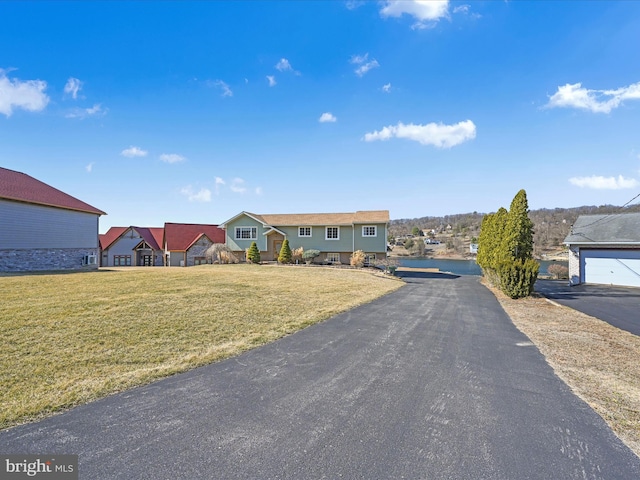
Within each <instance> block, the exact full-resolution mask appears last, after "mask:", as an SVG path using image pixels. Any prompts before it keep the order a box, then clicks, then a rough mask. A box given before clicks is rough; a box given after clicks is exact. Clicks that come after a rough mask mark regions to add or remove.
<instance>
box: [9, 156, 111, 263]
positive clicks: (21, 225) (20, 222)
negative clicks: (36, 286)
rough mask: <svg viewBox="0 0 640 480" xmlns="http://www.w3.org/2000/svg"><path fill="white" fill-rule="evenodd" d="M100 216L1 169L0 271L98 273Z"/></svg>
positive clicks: (57, 192)
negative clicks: (78, 270) (79, 271)
mask: <svg viewBox="0 0 640 480" xmlns="http://www.w3.org/2000/svg"><path fill="white" fill-rule="evenodd" d="M100 215H106V214H105V212H103V211H102V210H98V209H97V208H95V207H92V206H91V205H89V204H87V203H84V202H83V201H81V200H78V199H77V198H74V197H72V196H71V195H68V194H66V193H64V192H61V191H60V190H57V189H55V188H53V187H51V186H49V185H47V184H46V183H43V182H41V181H39V180H36V179H35V178H33V177H30V176H29V175H26V174H24V173H20V172H16V171H13V170H8V169H6V168H0V271H4V272H20V271H36V270H74V269H97V268H98V263H99V262H98V253H99V252H98V250H99V246H98V221H99V218H100Z"/></svg>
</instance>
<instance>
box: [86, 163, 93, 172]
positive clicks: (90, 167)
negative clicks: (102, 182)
mask: <svg viewBox="0 0 640 480" xmlns="http://www.w3.org/2000/svg"><path fill="white" fill-rule="evenodd" d="M94 165H95V162H91V163H90V164H89V165H87V166H86V167H84V168H85V170H86V171H87V173H91V172H92V171H93V166H94Z"/></svg>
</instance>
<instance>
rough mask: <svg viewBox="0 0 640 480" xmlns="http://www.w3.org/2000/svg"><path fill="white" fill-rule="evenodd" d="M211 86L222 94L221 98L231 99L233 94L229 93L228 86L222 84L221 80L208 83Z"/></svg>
mask: <svg viewBox="0 0 640 480" xmlns="http://www.w3.org/2000/svg"><path fill="white" fill-rule="evenodd" d="M210 84H211V85H212V86H214V87H216V88H219V89H220V91H221V92H222V94H221V95H222V96H223V97H233V92H232V91H231V89H230V88H229V85H227V84H226V83H225V82H223V81H222V80H216V81H215V82H213V83H210Z"/></svg>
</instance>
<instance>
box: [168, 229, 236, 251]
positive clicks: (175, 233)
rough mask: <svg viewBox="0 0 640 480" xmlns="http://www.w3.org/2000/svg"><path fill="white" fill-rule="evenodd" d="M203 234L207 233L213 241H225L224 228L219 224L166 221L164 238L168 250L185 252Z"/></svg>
mask: <svg viewBox="0 0 640 480" xmlns="http://www.w3.org/2000/svg"><path fill="white" fill-rule="evenodd" d="M202 235H206V236H207V237H208V238H209V240H211V241H212V242H213V243H224V242H225V236H224V230H222V229H221V228H218V226H217V225H206V224H200V223H165V224H164V238H165V241H166V242H167V250H170V251H174V252H175V251H178V252H184V251H187V250H188V249H189V247H191V245H193V244H194V243H195V242H196V241H197V240H198V239H199V238H200V237H201V236H202Z"/></svg>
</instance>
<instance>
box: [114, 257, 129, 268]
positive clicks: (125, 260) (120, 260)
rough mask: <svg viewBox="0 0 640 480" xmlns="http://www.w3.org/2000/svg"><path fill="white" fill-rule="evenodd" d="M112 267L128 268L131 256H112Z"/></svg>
mask: <svg viewBox="0 0 640 480" xmlns="http://www.w3.org/2000/svg"><path fill="white" fill-rule="evenodd" d="M113 266H114V267H130V266H131V255H114V256H113Z"/></svg>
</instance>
